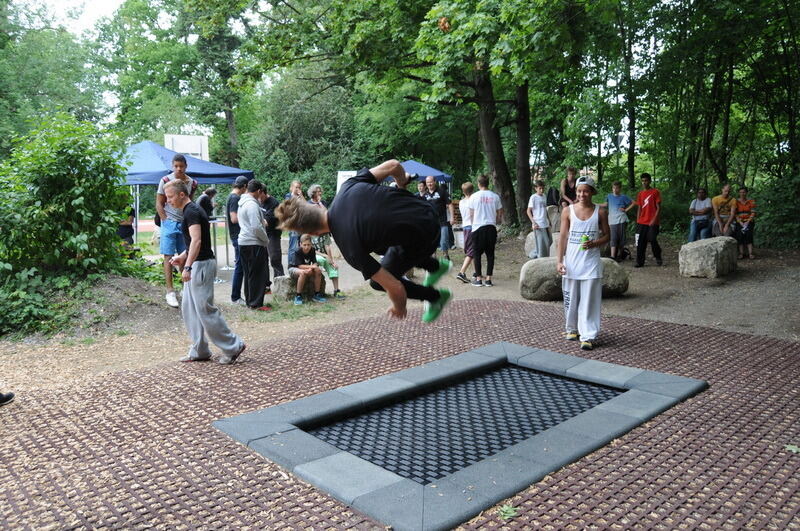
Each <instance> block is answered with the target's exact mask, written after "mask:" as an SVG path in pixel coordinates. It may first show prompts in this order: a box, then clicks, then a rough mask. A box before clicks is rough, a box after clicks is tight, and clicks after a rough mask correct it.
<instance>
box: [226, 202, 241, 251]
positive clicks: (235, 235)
mask: <svg viewBox="0 0 800 531" xmlns="http://www.w3.org/2000/svg"><path fill="white" fill-rule="evenodd" d="M239 199H241V197H240V196H239V194H234V193H231V195H229V196H228V203H227V204H226V205H225V221H227V222H228V234H230V235H231V240H238V239H239V224H238V223H234V222H233V221H231V212H237V213H238V212H239Z"/></svg>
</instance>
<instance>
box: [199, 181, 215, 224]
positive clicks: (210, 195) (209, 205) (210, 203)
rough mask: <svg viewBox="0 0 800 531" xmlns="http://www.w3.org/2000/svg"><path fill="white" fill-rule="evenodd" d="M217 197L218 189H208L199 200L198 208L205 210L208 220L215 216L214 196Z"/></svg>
mask: <svg viewBox="0 0 800 531" xmlns="http://www.w3.org/2000/svg"><path fill="white" fill-rule="evenodd" d="M215 195H217V190H216V188H206V189H205V190H203V193H202V194H201V195H200V197H198V198H197V206H199V207H200V208H202V209H203V210H205V212H206V214H207V215H208V218H209V219H211V218H212V217H213V216H214V196H215Z"/></svg>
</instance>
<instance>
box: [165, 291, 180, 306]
mask: <svg viewBox="0 0 800 531" xmlns="http://www.w3.org/2000/svg"><path fill="white" fill-rule="evenodd" d="M167 304H168V305H169V306H171V307H173V308H177V307H178V306H180V305H179V304H178V296H177V295H175V292H174V291H170V292H169V293H167Z"/></svg>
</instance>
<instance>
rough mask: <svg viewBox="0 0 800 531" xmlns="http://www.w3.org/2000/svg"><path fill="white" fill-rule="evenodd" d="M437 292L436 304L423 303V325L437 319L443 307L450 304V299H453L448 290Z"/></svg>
mask: <svg viewBox="0 0 800 531" xmlns="http://www.w3.org/2000/svg"><path fill="white" fill-rule="evenodd" d="M438 291H439V300H437V301H436V302H428V301H425V313H423V314H422V322H423V323H432V322H434V321H435V320H436V319H438V318H439V314H441V313H442V310H444V307H445V306H447V303H448V302H450V299H451V298H452V297H453V294H452V293H451V292H450V290H449V289H440V290H438Z"/></svg>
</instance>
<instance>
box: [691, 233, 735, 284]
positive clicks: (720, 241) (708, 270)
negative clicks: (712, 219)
mask: <svg viewBox="0 0 800 531" xmlns="http://www.w3.org/2000/svg"><path fill="white" fill-rule="evenodd" d="M738 252H739V250H738V245H737V243H736V240H735V239H733V238H731V237H729V236H718V237H716V238H708V239H706V240H698V241H696V242H692V243H686V244H684V245H683V246H681V250H680V253H679V254H678V263H679V265H680V274H681V276H683V277H706V278H717V277H721V276H724V275H727V274H729V273H733V272H734V271H736V259H737V256H738Z"/></svg>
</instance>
